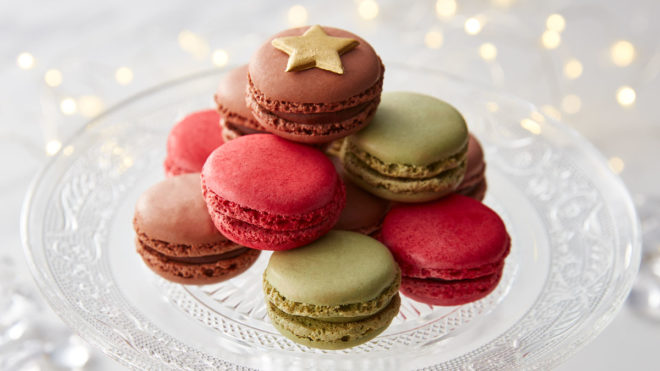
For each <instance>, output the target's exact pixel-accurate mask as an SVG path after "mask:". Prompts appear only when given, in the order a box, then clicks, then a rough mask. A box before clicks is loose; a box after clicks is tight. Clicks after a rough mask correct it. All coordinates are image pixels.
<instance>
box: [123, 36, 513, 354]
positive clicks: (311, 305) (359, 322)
mask: <svg viewBox="0 0 660 371" xmlns="http://www.w3.org/2000/svg"><path fill="white" fill-rule="evenodd" d="M384 71H385V70H384V67H383V64H382V62H381V60H380V58H379V57H378V55H377V54H376V52H375V51H374V50H373V48H372V47H371V46H370V45H369V44H368V43H367V42H366V41H364V40H363V39H361V38H359V37H358V36H356V35H354V34H352V33H350V32H347V31H344V30H340V29H336V28H331V27H321V26H312V27H302V28H295V29H290V30H286V31H283V32H281V33H279V34H276V35H274V36H273V37H271V38H270V39H269V40H268V41H267V42H266V43H264V44H263V45H262V46H261V47H260V48H259V49H258V50H257V51H256V53H255V54H254V55H253V57H252V59H251V60H250V62H249V64H248V65H244V66H241V67H238V68H236V69H234V70H232V71H231V72H229V73H228V74H227V75H226V76H225V78H224V79H222V81H221V82H220V85H219V87H218V89H217V91H216V93H215V97H214V98H215V103H216V105H217V112H214V111H202V112H198V113H194V114H191V115H190V116H188V117H186V118H184V119H183V120H182V121H181V122H179V123H178V124H177V125H176V126H175V127H174V128H173V129H172V131H171V133H170V136H169V138H168V142H167V152H168V154H167V159H166V160H165V164H164V166H165V172H166V175H167V176H168V179H166V180H164V181H163V182H161V183H159V184H157V185H155V186H153V187H152V188H150V189H149V190H147V191H146V192H145V193H144V194H143V195H142V197H141V198H140V200H139V201H138V204H137V206H136V210H135V216H134V227H135V231H136V234H137V237H136V246H137V250H138V253H139V254H140V255H141V256H142V258H143V260H144V262H145V263H146V265H147V266H148V267H150V268H151V269H152V270H153V271H154V272H156V273H157V274H159V275H161V276H162V277H164V278H166V279H168V280H171V281H174V282H179V283H187V284H208V283H217V282H221V281H223V280H226V279H229V278H231V277H234V276H235V275H237V274H239V273H241V272H243V271H245V270H247V269H248V268H249V267H250V266H251V265H252V264H253V263H254V261H255V260H256V259H257V258H258V256H259V254H260V252H261V251H263V250H269V251H273V252H272V254H271V255H270V260H269V263H268V266H267V268H266V270H265V272H263V276H262V279H263V289H264V294H265V298H266V309H267V313H268V316H269V317H270V320H271V322H272V324H273V326H274V327H275V328H276V329H277V330H278V331H279V332H280V333H282V334H283V335H284V336H286V337H287V338H289V339H291V340H293V341H295V342H298V343H300V344H304V345H307V346H310V347H316V348H322V349H343V348H348V347H352V346H356V345H359V344H361V343H364V342H366V341H368V340H370V339H372V338H373V337H375V336H377V335H378V334H379V333H381V332H382V331H384V330H385V329H386V328H387V327H388V326H389V324H390V322H391V321H392V319H393V318H394V317H395V316H396V315H397V314H398V311H399V306H400V303H401V299H400V298H399V291H401V293H403V294H404V295H406V296H407V297H409V298H411V299H413V300H417V301H420V302H423V303H427V304H430V305H459V304H464V303H468V302H471V301H475V300H478V299H481V298H483V297H484V296H486V295H487V294H488V293H490V292H491V291H492V290H493V289H494V288H495V287H496V286H497V284H498V282H499V280H500V277H501V275H502V270H503V266H504V260H505V258H506V256H507V254H508V253H509V249H510V239H509V236H508V234H507V232H506V228H505V226H504V224H503V222H502V220H501V219H500V218H499V217H498V216H497V214H495V212H493V211H492V210H491V209H489V208H488V207H487V206H485V205H483V204H482V203H481V202H480V201H481V200H482V199H483V197H484V195H485V192H486V180H485V163H484V155H483V151H482V149H481V146H480V144H479V142H478V141H477V140H476V138H474V137H473V136H472V135H470V134H469V133H468V129H467V125H466V123H465V120H464V119H463V116H462V115H461V114H460V113H459V112H458V111H457V110H456V109H455V108H454V107H452V106H451V105H450V104H448V103H446V102H444V101H442V100H439V99H437V98H434V97H431V96H428V95H423V94H418V93H414V92H385V93H383V92H382V86H383V77H384ZM323 150H325V151H326V152H323ZM464 195H467V196H469V197H466V196H464ZM470 197H472V198H470Z"/></svg>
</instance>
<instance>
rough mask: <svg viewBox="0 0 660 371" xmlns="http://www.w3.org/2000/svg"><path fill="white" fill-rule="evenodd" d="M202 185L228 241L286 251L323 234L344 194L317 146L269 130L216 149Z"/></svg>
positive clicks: (209, 208)
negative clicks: (304, 143) (283, 137)
mask: <svg viewBox="0 0 660 371" xmlns="http://www.w3.org/2000/svg"><path fill="white" fill-rule="evenodd" d="M202 187H203V193H204V197H205V199H206V203H207V206H208V210H209V213H210V214H211V217H212V219H213V221H214V223H215V226H216V227H217V228H218V229H219V230H220V231H221V232H222V233H223V234H224V235H225V236H227V238H229V239H231V240H232V241H234V242H236V243H239V244H241V245H244V246H248V247H252V248H255V249H262V250H287V249H292V248H295V247H298V246H302V245H305V244H307V243H309V242H312V241H314V240H315V239H317V238H319V237H320V236H322V235H323V234H325V233H327V232H328V231H329V230H330V229H331V228H332V227H333V226H334V225H335V223H336V222H337V220H338V219H339V214H340V213H341V210H342V209H343V208H344V204H345V202H346V195H345V189H344V184H343V183H342V181H341V178H340V177H339V176H338V175H337V172H336V171H335V169H334V166H333V165H332V162H330V160H329V159H328V158H327V157H326V156H325V155H324V154H323V153H322V152H321V151H319V150H318V149H315V148H312V147H310V146H306V145H302V144H298V143H294V142H290V141H287V140H285V139H282V138H280V137H277V136H275V135H272V134H254V135H245V136H242V137H240V138H237V139H234V140H232V141H230V142H227V143H225V144H224V145H222V146H221V147H219V148H218V149H217V150H216V151H214V152H213V153H212V154H211V155H210V156H209V158H208V160H207V161H206V163H205V164H204V168H203V170H202Z"/></svg>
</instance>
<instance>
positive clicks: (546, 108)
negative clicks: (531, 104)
mask: <svg viewBox="0 0 660 371" xmlns="http://www.w3.org/2000/svg"><path fill="white" fill-rule="evenodd" d="M541 111H543V113H545V114H546V115H547V116H548V117H552V118H553V119H555V120H561V112H559V110H558V109H556V108H555V107H553V106H551V105H549V104H544V105H542V106H541Z"/></svg>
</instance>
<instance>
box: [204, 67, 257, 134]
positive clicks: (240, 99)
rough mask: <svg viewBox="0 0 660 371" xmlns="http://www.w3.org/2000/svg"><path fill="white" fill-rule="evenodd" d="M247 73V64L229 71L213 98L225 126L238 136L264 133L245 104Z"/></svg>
mask: <svg viewBox="0 0 660 371" xmlns="http://www.w3.org/2000/svg"><path fill="white" fill-rule="evenodd" d="M247 73H248V67H247V64H246V65H243V66H240V67H237V68H235V69H233V70H231V71H230V72H229V73H227V75H225V77H224V78H223V79H222V80H221V81H220V84H219V85H218V89H217V90H216V92H215V96H214V98H215V102H216V104H217V105H218V112H219V113H220V116H221V118H222V120H223V121H225V126H227V127H228V129H232V130H235V131H236V132H237V133H239V135H238V136H240V135H243V134H254V133H257V132H264V130H263V128H262V127H261V125H260V124H259V122H258V121H257V120H256V119H255V118H254V117H253V116H252V111H251V110H250V108H249V107H248V106H247V104H246V103H245V94H246V93H247V87H248V77H247ZM226 141H227V140H226Z"/></svg>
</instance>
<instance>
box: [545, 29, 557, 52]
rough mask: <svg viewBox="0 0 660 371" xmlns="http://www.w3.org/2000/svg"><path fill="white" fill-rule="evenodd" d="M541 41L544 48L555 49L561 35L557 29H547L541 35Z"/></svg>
mask: <svg viewBox="0 0 660 371" xmlns="http://www.w3.org/2000/svg"><path fill="white" fill-rule="evenodd" d="M541 43H542V44H543V46H544V47H545V48H546V49H555V48H556V47H558V46H559V44H560V43H561V36H560V35H559V32H557V31H553V30H547V31H545V32H543V35H542V36H541Z"/></svg>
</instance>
